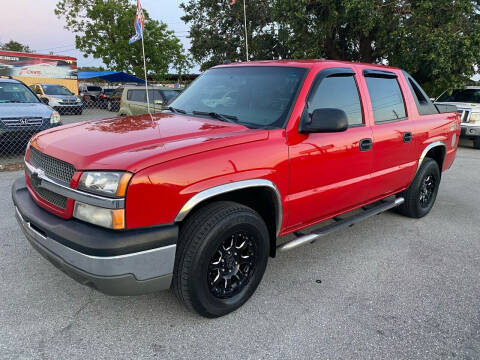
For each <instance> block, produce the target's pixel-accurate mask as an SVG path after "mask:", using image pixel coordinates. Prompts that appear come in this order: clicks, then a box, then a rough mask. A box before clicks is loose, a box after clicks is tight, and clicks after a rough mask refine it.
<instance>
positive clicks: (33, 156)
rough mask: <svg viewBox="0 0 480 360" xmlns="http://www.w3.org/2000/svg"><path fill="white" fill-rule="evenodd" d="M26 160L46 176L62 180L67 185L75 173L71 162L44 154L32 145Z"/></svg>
mask: <svg viewBox="0 0 480 360" xmlns="http://www.w3.org/2000/svg"><path fill="white" fill-rule="evenodd" d="M28 162H29V163H30V164H32V165H33V166H34V167H36V168H38V169H42V170H43V171H44V172H45V175H47V176H48V177H51V178H54V179H56V180H60V181H63V182H64V183H66V184H68V185H69V184H70V181H71V180H72V177H73V174H74V173H75V168H74V167H73V165H72V164H69V163H67V162H65V161H62V160H59V159H56V158H54V157H52V156H50V155H47V154H44V153H42V152H40V151H38V150H37V149H35V148H34V147H33V146H32V147H30V157H29V158H28Z"/></svg>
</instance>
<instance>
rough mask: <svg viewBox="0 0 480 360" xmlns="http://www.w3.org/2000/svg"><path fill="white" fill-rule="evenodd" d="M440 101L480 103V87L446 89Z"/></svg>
mask: <svg viewBox="0 0 480 360" xmlns="http://www.w3.org/2000/svg"><path fill="white" fill-rule="evenodd" d="M437 101H438V102H460V103H477V104H480V89H454V90H447V91H445V92H444V93H443V94H442V95H440V97H439V98H438V99H437Z"/></svg>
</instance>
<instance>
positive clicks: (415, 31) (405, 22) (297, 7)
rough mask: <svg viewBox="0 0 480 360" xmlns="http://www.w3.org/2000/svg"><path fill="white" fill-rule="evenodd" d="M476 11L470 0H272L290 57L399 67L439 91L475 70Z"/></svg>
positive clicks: (479, 49)
mask: <svg viewBox="0 0 480 360" xmlns="http://www.w3.org/2000/svg"><path fill="white" fill-rule="evenodd" d="M479 10H480V9H479V5H478V2H477V1H471V0H455V1H453V0H435V1H432V0H416V1H415V0H410V1H409V0H333V1H331V0H320V1H315V0H296V1H295V2H292V1H290V0H276V6H275V14H276V17H275V18H276V20H277V21H279V22H281V23H282V24H283V27H284V28H286V29H288V36H287V38H288V47H289V48H290V49H291V53H292V57H295V58H298V57H325V58H328V59H340V60H352V61H363V62H369V63H370V62H371V63H375V62H377V63H383V64H388V65H392V66H397V67H401V68H403V69H405V70H407V71H408V72H410V73H411V74H412V75H413V76H414V77H415V78H416V79H417V80H418V81H419V82H420V83H421V84H422V85H423V86H424V87H425V88H426V90H427V92H429V93H430V94H432V95H438V94H439V93H440V92H441V91H442V90H444V89H445V88H448V87H452V86H459V85H462V84H463V83H464V82H466V81H467V80H468V78H470V77H471V75H472V74H473V73H474V72H475V69H474V66H475V64H476V62H477V60H478V56H479V55H480V39H479V37H478V35H477V34H478V31H479V30H480V18H479ZM312 44H313V45H314V46H312Z"/></svg>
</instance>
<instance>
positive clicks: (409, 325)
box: [0, 113, 480, 359]
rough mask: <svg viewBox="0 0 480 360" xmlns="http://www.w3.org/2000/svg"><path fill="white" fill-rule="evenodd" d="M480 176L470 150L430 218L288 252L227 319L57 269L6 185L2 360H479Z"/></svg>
mask: <svg viewBox="0 0 480 360" xmlns="http://www.w3.org/2000/svg"><path fill="white" fill-rule="evenodd" d="M110 114H112V113H110ZM479 168H480V151H479V150H474V149H472V148H471V144H470V143H469V142H466V141H464V142H462V146H461V147H460V149H459V152H458V155H457V159H456V162H455V163H454V165H453V167H452V168H451V169H450V170H449V171H447V172H446V173H445V175H444V177H443V179H442V184H441V187H440V192H439V195H438V198H437V203H436V205H435V207H434V209H433V210H432V212H431V214H430V215H429V216H427V217H425V218H423V219H420V220H412V219H408V218H405V217H402V216H399V215H397V214H395V213H393V212H388V213H385V214H381V215H379V216H376V217H374V218H370V219H369V220H367V221H365V222H363V223H360V224H357V225H355V226H354V227H352V228H349V229H347V230H342V231H340V232H337V233H334V234H332V235H330V236H328V237H326V238H324V239H323V240H321V241H318V242H316V243H315V244H312V245H307V246H304V247H301V248H298V249H296V250H293V251H291V252H288V253H283V254H280V255H279V256H278V257H277V258H275V259H270V261H269V265H268V267H267V271H266V274H265V277H264V279H263V281H262V283H261V284H260V286H259V288H258V290H257V292H256V294H255V295H254V296H253V298H252V299H251V300H250V301H249V302H248V303H246V304H245V305H244V306H243V307H242V308H241V309H239V310H238V311H236V312H234V313H232V314H230V315H228V316H226V317H223V318H220V319H215V320H207V319H204V318H200V317H199V316H197V315H195V314H192V313H189V312H187V311H186V310H185V309H184V308H183V307H182V306H181V305H180V304H179V303H178V302H177V301H176V299H175V297H174V296H173V294H172V293H171V292H169V291H167V292H162V293H159V294H153V295H148V296H141V297H109V296H106V295H103V294H100V293H98V292H95V291H94V290H91V289H89V288H87V287H84V286H82V285H79V284H77V283H76V282H75V281H74V280H72V279H70V278H69V277H67V276H66V275H64V274H63V273H61V272H60V271H58V270H57V269H55V268H54V267H53V266H52V265H51V264H50V263H48V262H47V261H46V260H45V259H43V258H42V257H41V256H40V255H39V254H38V253H37V252H36V251H35V250H34V249H33V248H32V247H31V246H30V245H29V244H28V243H27V241H26V240H25V238H24V236H23V234H22V233H21V231H20V229H19V227H18V226H17V224H16V221H15V218H14V211H13V205H12V202H11V200H10V185H11V183H12V181H13V180H14V179H15V178H16V177H19V176H21V175H22V173H21V172H4V173H0V190H1V192H0V196H1V203H2V204H3V206H2V207H1V208H0V224H1V228H2V229H3V235H2V237H1V242H0V303H1V304H2V305H1V306H0V324H1V326H0V358H1V359H59V358H62V359H92V358H96V359H149V358H158V359H185V358H186V359H188V358H196V359H213V358H222V359H223V358H226V359H244V358H249V359H263V358H276V359H313V358H316V359H367V358H368V359H444V358H445V359H447V358H459V359H479V358H480V306H479V305H480V281H479V280H480V236H479V234H480V231H479V230H480V225H479V224H480V207H479V204H480V176H479V175H480V173H479Z"/></svg>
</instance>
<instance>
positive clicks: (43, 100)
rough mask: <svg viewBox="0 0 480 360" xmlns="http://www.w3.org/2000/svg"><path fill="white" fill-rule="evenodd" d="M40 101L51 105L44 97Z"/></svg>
mask: <svg viewBox="0 0 480 360" xmlns="http://www.w3.org/2000/svg"><path fill="white" fill-rule="evenodd" d="M40 101H41V102H43V103H44V104H45V105H48V103H49V101H48V99H47V98H44V97H42V98H40Z"/></svg>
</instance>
